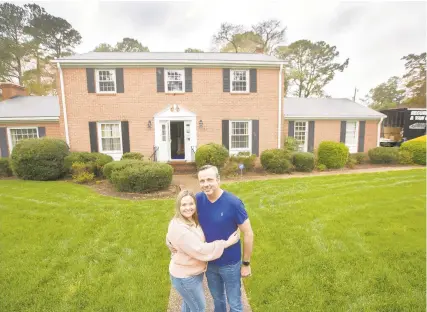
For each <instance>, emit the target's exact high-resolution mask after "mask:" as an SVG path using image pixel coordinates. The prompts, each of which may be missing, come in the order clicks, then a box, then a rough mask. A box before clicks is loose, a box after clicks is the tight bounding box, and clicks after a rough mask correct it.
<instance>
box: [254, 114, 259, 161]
mask: <svg viewBox="0 0 427 312" xmlns="http://www.w3.org/2000/svg"><path fill="white" fill-rule="evenodd" d="M252 154H255V155H257V156H259V120H252Z"/></svg>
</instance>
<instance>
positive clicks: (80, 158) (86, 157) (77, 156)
mask: <svg viewBox="0 0 427 312" xmlns="http://www.w3.org/2000/svg"><path fill="white" fill-rule="evenodd" d="M112 161H113V157H111V156H109V155H106V154H103V153H89V152H72V153H70V155H68V156H67V157H66V158H65V169H66V170H67V171H68V172H71V166H72V165H73V163H75V162H82V163H85V164H88V165H90V166H91V167H92V169H91V172H92V173H93V174H95V176H97V177H102V176H103V168H104V166H105V165H106V164H108V163H110V162H112Z"/></svg>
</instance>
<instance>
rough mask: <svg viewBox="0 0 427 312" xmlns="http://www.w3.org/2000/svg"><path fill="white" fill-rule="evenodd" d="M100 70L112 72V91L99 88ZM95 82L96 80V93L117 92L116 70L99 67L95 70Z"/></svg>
mask: <svg viewBox="0 0 427 312" xmlns="http://www.w3.org/2000/svg"><path fill="white" fill-rule="evenodd" d="M100 71H111V72H113V82H114V91H101V90H100V89H99V72H100ZM95 82H96V93H102V94H103V93H105V94H116V93H117V78H116V70H115V69H112V68H100V69H96V70H95Z"/></svg>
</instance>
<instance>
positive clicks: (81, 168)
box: [71, 162, 95, 183]
mask: <svg viewBox="0 0 427 312" xmlns="http://www.w3.org/2000/svg"><path fill="white" fill-rule="evenodd" d="M92 169H93V167H92V165H91V164H90V163H83V162H75V163H73V165H72V166H71V173H72V176H73V181H74V182H76V183H88V182H92V181H93V180H94V179H95V174H94V173H93V172H92Z"/></svg>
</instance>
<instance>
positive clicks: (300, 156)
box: [292, 152, 314, 172]
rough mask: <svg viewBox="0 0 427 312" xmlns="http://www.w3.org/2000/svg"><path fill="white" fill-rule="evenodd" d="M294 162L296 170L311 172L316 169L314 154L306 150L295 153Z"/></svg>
mask: <svg viewBox="0 0 427 312" xmlns="http://www.w3.org/2000/svg"><path fill="white" fill-rule="evenodd" d="M292 164H293V165H294V167H295V170H296V171H305V172H311V171H313V169H314V155H313V154H312V153H306V152H297V153H294V154H293V156H292Z"/></svg>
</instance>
